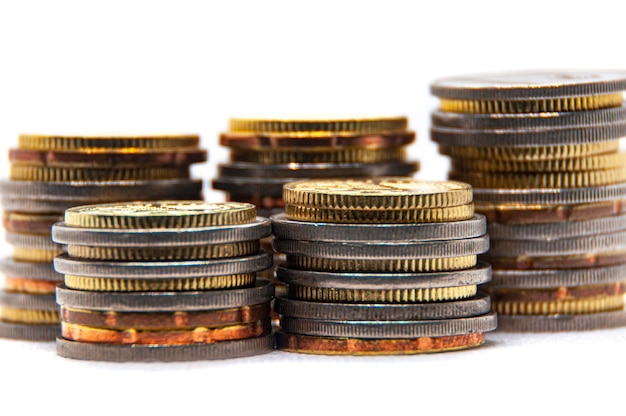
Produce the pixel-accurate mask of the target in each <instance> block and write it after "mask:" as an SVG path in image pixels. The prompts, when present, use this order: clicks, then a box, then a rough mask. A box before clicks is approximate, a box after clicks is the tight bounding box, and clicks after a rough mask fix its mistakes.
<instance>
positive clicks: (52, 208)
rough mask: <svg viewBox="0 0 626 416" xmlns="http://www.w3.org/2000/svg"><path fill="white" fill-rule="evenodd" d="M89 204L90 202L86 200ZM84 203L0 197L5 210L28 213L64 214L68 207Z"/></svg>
mask: <svg viewBox="0 0 626 416" xmlns="http://www.w3.org/2000/svg"><path fill="white" fill-rule="evenodd" d="M84 204H86V205H88V204H89V202H84ZM76 205H83V203H80V202H77V201H43V200H42V201H37V200H36V199H7V198H0V206H1V207H2V209H4V210H5V211H12V212H23V213H28V214H59V215H63V213H64V212H65V210H66V209H69V208H72V207H75V206H76Z"/></svg>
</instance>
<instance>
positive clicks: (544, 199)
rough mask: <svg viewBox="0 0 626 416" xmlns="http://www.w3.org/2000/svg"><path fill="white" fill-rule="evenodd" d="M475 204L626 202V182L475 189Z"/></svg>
mask: <svg viewBox="0 0 626 416" xmlns="http://www.w3.org/2000/svg"><path fill="white" fill-rule="evenodd" d="M473 192H474V202H475V203H476V204H477V205H478V204H479V203H489V204H492V205H498V204H519V205H572V204H591V203H597V202H613V201H621V200H626V182H624V183H617V184H614V185H607V186H595V187H584V188H535V189H488V188H474V189H473Z"/></svg>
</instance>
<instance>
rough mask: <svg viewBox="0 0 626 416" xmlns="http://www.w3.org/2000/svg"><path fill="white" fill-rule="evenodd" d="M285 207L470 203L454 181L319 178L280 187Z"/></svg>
mask: <svg viewBox="0 0 626 416" xmlns="http://www.w3.org/2000/svg"><path fill="white" fill-rule="evenodd" d="M283 200H284V201H285V204H286V205H297V206H302V207H307V208H324V209H358V210H376V209H378V210H381V209H382V210H411V209H413V210H415V209H423V208H448V207H455V206H459V205H467V204H470V203H471V202H472V187H471V186H470V185H468V184H467V183H461V182H454V181H420V180H417V179H413V178H409V177H382V178H370V179H319V180H305V181H298V182H291V183H288V184H286V185H285V186H284V189H283Z"/></svg>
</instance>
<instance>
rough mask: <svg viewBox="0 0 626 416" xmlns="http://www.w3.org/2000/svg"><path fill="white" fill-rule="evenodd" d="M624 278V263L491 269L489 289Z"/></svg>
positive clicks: (595, 282) (612, 280)
mask: <svg viewBox="0 0 626 416" xmlns="http://www.w3.org/2000/svg"><path fill="white" fill-rule="evenodd" d="M625 280H626V264H619V265H617V266H605V267H589V268H582V269H547V270H545V269H544V270H493V272H492V277H491V281H490V282H489V283H488V286H489V288H491V289H504V288H506V289H549V288H557V287H562V286H565V287H574V286H589V285H601V284H606V283H617V282H622V281H625Z"/></svg>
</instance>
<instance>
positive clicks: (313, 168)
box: [217, 160, 419, 179]
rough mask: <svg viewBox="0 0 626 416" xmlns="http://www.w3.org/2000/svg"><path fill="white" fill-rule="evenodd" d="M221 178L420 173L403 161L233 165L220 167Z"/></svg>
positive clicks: (338, 176) (412, 163)
mask: <svg viewBox="0 0 626 416" xmlns="http://www.w3.org/2000/svg"><path fill="white" fill-rule="evenodd" d="M217 169H218V176H219V177H235V178H255V179H260V178H289V179H295V178H298V179H303V178H305V179H306V178H349V177H350V178H352V177H359V176H372V177H376V176H388V175H396V176H409V175H412V174H413V173H415V172H417V171H418V170H419V162H408V161H404V160H398V161H390V162H376V163H288V164H282V165H269V166H265V165H261V164H258V163H246V162H231V163H228V164H219V165H218V166H217Z"/></svg>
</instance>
